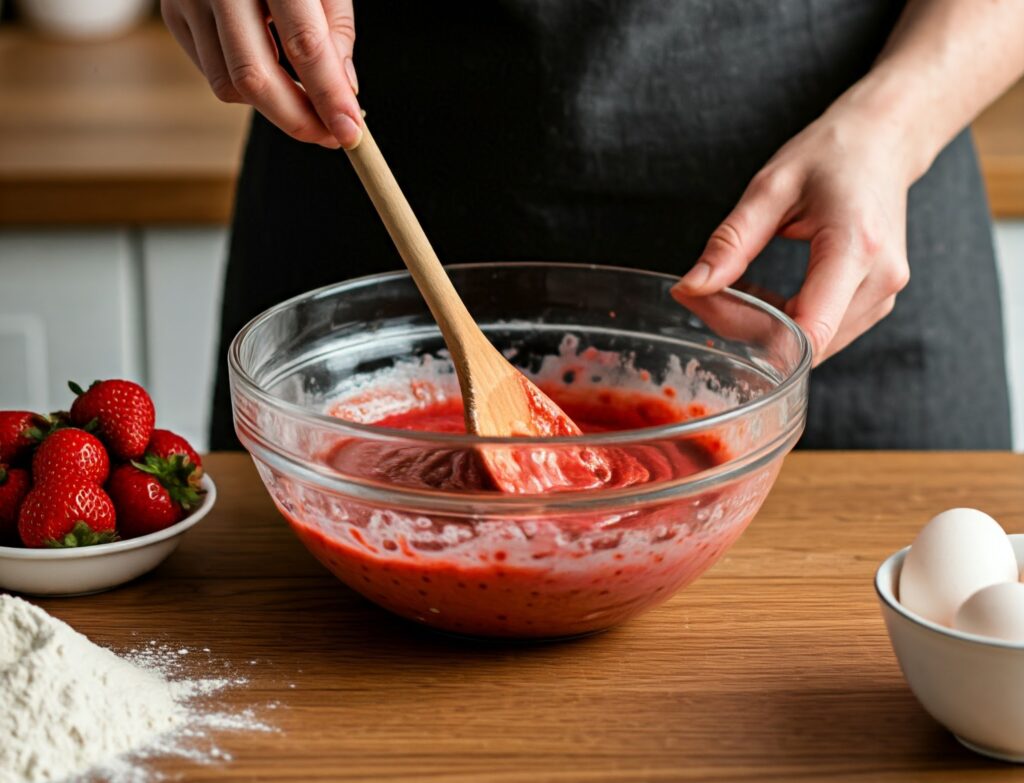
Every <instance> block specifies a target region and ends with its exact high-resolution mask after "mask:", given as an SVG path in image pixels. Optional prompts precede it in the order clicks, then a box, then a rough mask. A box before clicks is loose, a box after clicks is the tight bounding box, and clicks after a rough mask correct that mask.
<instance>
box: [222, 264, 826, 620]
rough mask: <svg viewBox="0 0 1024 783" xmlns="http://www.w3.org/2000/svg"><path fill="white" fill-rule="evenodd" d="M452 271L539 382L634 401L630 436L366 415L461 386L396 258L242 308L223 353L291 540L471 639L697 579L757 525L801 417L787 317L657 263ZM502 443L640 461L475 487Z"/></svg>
mask: <svg viewBox="0 0 1024 783" xmlns="http://www.w3.org/2000/svg"><path fill="white" fill-rule="evenodd" d="M449 273H450V274H451V277H452V280H453V282H454V284H455V287H456V288H457V289H458V291H459V292H460V294H461V295H462V297H463V298H464V300H465V301H466V303H467V305H468V307H469V309H470V311H471V312H472V314H473V315H474V317H475V318H476V319H477V321H478V323H479V324H480V326H481V328H482V329H483V331H484V332H485V333H486V334H487V336H488V338H489V339H490V340H491V342H492V343H494V345H496V346H497V347H498V348H499V349H500V350H502V351H504V352H505V354H506V355H507V356H508V357H509V358H510V360H511V361H512V363H513V364H515V365H516V366H517V367H519V368H520V369H521V370H522V371H523V372H524V373H526V374H527V375H528V376H530V377H531V378H532V379H533V380H534V381H535V382H537V383H538V384H539V385H540V386H541V387H542V388H544V389H545V391H548V392H549V393H550V394H552V395H553V396H554V397H555V398H556V400H559V401H571V400H585V401H588V405H589V408H588V410H589V411H590V413H591V414H594V415H596V416H597V417H598V418H600V411H601V406H602V405H604V404H615V405H618V406H619V408H620V409H621V408H622V407H623V406H625V407H626V411H625V413H626V417H627V419H628V420H629V421H632V422H633V424H632V425H631V426H633V427H634V428H632V429H627V430H620V431H603V432H602V431H598V432H593V433H591V434H586V435H582V436H576V437H564V438H556V439H543V440H539V439H536V440H535V439H527V438H515V439H499V438H479V437H473V436H469V435H466V434H460V433H457V432H417V431H410V430H407V429H396V428H385V427H381V426H374V425H373V424H372V423H370V422H372V421H376V420H379V419H380V418H382V417H383V416H387V415H392V414H395V413H402V412H404V411H408V410H410V409H415V408H417V406H422V405H423V404H424V403H430V402H437V401H441V402H445V401H450V400H453V399H454V400H458V396H459V395H458V385H457V383H456V380H455V376H454V373H453V369H452V366H451V363H450V362H449V361H448V359H447V353H446V351H445V350H444V342H443V340H442V339H441V335H440V332H439V331H438V329H437V326H436V325H435V324H434V322H433V320H432V318H431V316H430V313H429V311H428V310H427V307H426V305H425V304H424V303H423V300H422V299H421V297H420V295H419V292H418V291H417V290H416V287H415V286H414V284H413V283H412V281H411V279H410V277H409V276H408V274H406V273H404V272H402V273H392V274H383V275H375V276H373V277H366V278H361V279H358V280H351V281H348V282H344V283H340V284H337V285H332V286H329V287H326V288H321V289H319V290H316V291H311V292H309V293H307V294H303V295H301V296H298V297H296V298H294V299H291V300H289V301H287V302H284V303H282V304H280V305H277V306H276V307H274V308H272V309H270V310H268V311H267V312H265V313H263V314H262V315H260V316H258V317H257V318H255V319H254V320H253V321H251V322H250V323H249V324H248V325H247V326H246V327H245V328H244V329H242V331H241V332H239V334H238V336H237V337H236V338H235V340H234V342H233V343H232V345H231V349H230V353H229V365H230V372H231V394H232V404H233V409H234V416H235V427H236V430H237V432H238V436H239V438H240V439H241V441H242V443H243V444H244V445H245V447H246V448H247V449H248V450H249V452H250V453H251V454H252V457H253V459H254V461H255V463H256V466H257V468H258V470H259V473H260V476H261V478H262V479H263V481H264V483H265V484H266V486H267V489H268V490H269V491H270V494H271V496H272V497H273V499H274V502H275V503H276V504H277V507H278V508H279V509H280V511H281V513H282V514H283V515H284V517H285V518H286V519H287V520H288V522H289V524H290V525H291V527H292V529H293V530H294V531H295V533H296V534H297V535H298V536H299V538H300V539H301V540H302V542H303V543H304V544H305V545H306V546H307V547H308V548H309V550H310V551H311V552H312V553H313V554H314V555H315V556H316V557H317V558H318V559H319V560H320V562H322V563H323V564H324V565H325V566H326V567H327V568H328V569H330V570H331V571H332V572H333V573H334V574H335V575H336V576H337V577H338V578H339V579H341V581H342V582H344V583H345V584H346V585H348V586H349V587H351V588H352V589H354V590H356V591H358V592H360V593H362V594H363V595H364V596H366V597H367V598H368V599H369V600H371V601H374V602H375V603H377V604H379V605H380V606H382V607H384V608H386V609H389V610H391V611H392V612H395V613H397V614H399V615H401V616H403V617H406V618H409V619H411V620H414V621H417V622H419V623H423V624H426V625H429V626H432V627H434V628H437V629H442V630H445V631H449V632H453V633H457V634H465V635H472V636H489V637H515V638H555V637H566V636H575V635H580V634H586V633H591V632H594V631H598V630H602V629H605V628H608V627H610V626H612V625H615V624H617V623H620V622H622V621H624V620H626V619H628V618H630V617H633V616H635V615H637V614H638V613H640V612H642V611H644V610H645V609H648V608H650V607H652V606H654V605H656V604H658V603H661V602H662V601H664V600H665V599H667V598H668V597H669V596H670V595H672V594H673V593H674V592H675V591H676V590H678V589H679V588H680V587H682V586H684V585H686V584H688V583H690V582H691V581H693V580H694V579H696V578H697V577H698V576H699V575H700V574H701V573H702V572H703V571H704V570H705V569H707V568H708V567H709V566H710V565H711V564H713V563H714V562H715V561H716V560H717V559H718V558H719V557H720V556H721V555H722V553H723V552H724V551H725V550H726V549H727V548H728V547H729V545H730V544H732V543H733V542H734V541H735V540H736V539H737V537H738V536H739V535H740V534H741V533H742V532H743V530H744V529H745V528H746V526H747V525H748V524H749V523H750V520H751V519H752V518H753V516H754V515H755V514H756V513H757V510H758V509H759V508H760V506H761V503H762V502H763V500H764V498H765V497H766V495H767V494H768V491H769V490H770V488H771V486H772V484H773V482H774V480H775V477H776V476H777V474H778V471H779V468H780V466H781V463H782V460H783V458H784V456H785V455H786V454H787V453H788V452H789V450H790V449H791V448H792V447H793V445H794V444H795V443H796V441H797V439H798V438H799V437H800V434H801V432H802V431H803V427H804V421H805V415H806V404H807V377H808V372H809V368H810V363H811V355H810V349H809V346H808V343H807V340H806V339H805V337H804V335H803V333H802V332H801V331H800V329H799V328H798V327H797V326H796V325H795V324H794V323H793V322H792V321H790V320H789V319H788V318H786V316H785V315H783V314H782V313H780V312H779V311H778V310H776V309H774V308H772V307H770V306H769V305H767V304H765V303H763V302H761V301H760V300H758V299H756V298H754V297H751V296H747V295H745V294H742V293H738V292H734V291H726V292H723V293H721V294H718V295H715V296H713V297H709V298H705V299H699V300H693V301H692V302H688V306H683V305H682V304H680V303H678V302H676V301H675V300H673V299H672V297H671V296H670V294H669V289H670V288H671V286H672V285H673V284H674V283H675V282H676V279H677V278H674V277H670V276H668V275H661V274H655V273H650V272H642V271H637V270H630V269H621V268H614V267H603V266H590V265H578V264H544V263H515V264H513V263H508V264H472V265H463V266H454V267H450V268H449ZM566 405H567V410H570V408H569V406H568V402H566ZM595 411H596V413H595ZM591 418H593V416H591ZM510 446H514V448H515V449H517V450H520V451H525V452H526V453H527V454H528V455H529V456H530V457H531V458H535V459H536V460H537V461H539V462H543V461H544V460H545V459H548V458H550V456H551V454H552V452H553V451H554V450H559V449H566V450H579V449H580V448H588V449H600V450H605V451H606V452H608V451H609V450H622V451H624V452H627V453H629V454H630V455H632V456H633V457H635V458H636V459H637V460H639V461H641V462H642V463H643V464H644V465H645V466H646V467H647V468H648V469H649V475H648V478H647V480H646V481H643V482H641V483H637V484H633V485H629V486H610V487H605V488H597V489H587V490H569V491H558V492H550V493H545V494H532V495H531V494H527V495H507V494H502V493H500V492H497V491H494V490H488V489H487V488H486V487H483V486H482V485H481V484H480V483H479V482H476V483H474V481H472V480H468V481H467V480H465V479H466V477H467V476H469V477H470V479H472V477H473V475H474V471H475V470H477V469H478V468H479V464H480V463H479V455H480V454H481V453H483V452H485V451H486V450H489V449H505V450H507V449H508V448H509V447H510Z"/></svg>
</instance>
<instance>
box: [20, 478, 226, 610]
mask: <svg viewBox="0 0 1024 783" xmlns="http://www.w3.org/2000/svg"><path fill="white" fill-rule="evenodd" d="M202 487H203V489H205V490H206V495H205V496H204V497H203V502H202V504H201V505H200V506H199V508H197V509H196V510H195V511H194V512H193V513H192V514H190V515H189V516H187V517H186V518H185V519H183V520H181V522H179V523H178V524H176V525H171V526H170V527H168V528H164V529H163V530H160V531H158V532H156V533H150V534H149V535H145V536H139V537H138V538H130V539H128V540H126V541H115V542H114V543H113V544H97V545H96V546H86V547H81V548H75V549H20V548H18V547H9V546H0V590H9V591H11V592H14V593H24V594H26V595H34V596H71V595H86V594H88V593H99V592H102V591H103V590H110V589H111V588H113V587H117V586H118V585H123V584H124V583H125V582H130V581H131V580H132V579H135V578H136V577H139V576H142V575H143V574H145V573H147V572H148V571H152V570H153V569H154V568H156V567H157V566H158V565H160V563H162V562H163V561H164V560H166V559H167V557H168V555H170V554H171V552H173V551H174V550H175V549H177V547H178V544H179V543H181V537H182V536H183V535H184V534H185V532H186V531H187V530H188V529H189V528H191V527H192V526H194V525H196V524H198V522H199V520H201V519H202V518H203V517H205V516H206V515H207V514H208V513H209V512H210V509H211V508H213V504H214V502H215V501H216V500H217V488H216V486H215V485H214V483H213V481H212V480H211V479H210V477H209V476H207V475H204V476H203V479H202Z"/></svg>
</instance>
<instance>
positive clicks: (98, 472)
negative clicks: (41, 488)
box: [32, 427, 110, 485]
mask: <svg viewBox="0 0 1024 783" xmlns="http://www.w3.org/2000/svg"><path fill="white" fill-rule="evenodd" d="M32 473H33V474H34V477H35V480H36V483H37V484H42V483H43V482H48V481H53V480H58V481H61V480H64V479H81V480H83V481H91V482H92V483H93V484H100V485H102V484H103V483H104V482H105V481H106V480H107V476H109V475H110V457H108V456H107V450H106V449H105V448H103V444H102V443H100V439H99V438H97V437H96V436H95V435H93V434H91V433H88V432H86V431H85V430H80V429H76V428H74V427H67V428H65V429H59V430H57V431H56V432H54V433H53V434H52V435H48V436H47V437H46V439H45V440H44V441H43V442H42V443H41V444H39V448H37V449H36V453H35V454H34V455H33V457H32Z"/></svg>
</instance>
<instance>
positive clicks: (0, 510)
mask: <svg viewBox="0 0 1024 783" xmlns="http://www.w3.org/2000/svg"><path fill="white" fill-rule="evenodd" d="M31 485H32V479H31V477H30V476H29V474H28V471H27V470H25V469H23V468H7V467H4V466H3V465H0V546H6V545H8V544H13V543H15V542H17V540H18V509H20V508H21V501H23V500H24V499H25V495H27V494H28V491H29V489H30V487H31Z"/></svg>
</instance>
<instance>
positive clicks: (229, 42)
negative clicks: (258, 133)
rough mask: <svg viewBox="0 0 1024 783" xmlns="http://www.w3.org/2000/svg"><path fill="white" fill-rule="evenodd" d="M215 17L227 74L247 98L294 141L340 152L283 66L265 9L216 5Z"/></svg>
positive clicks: (230, 0) (233, 1)
mask: <svg viewBox="0 0 1024 783" xmlns="http://www.w3.org/2000/svg"><path fill="white" fill-rule="evenodd" d="M213 13H214V19H215V21H216V24H217V32H218V34H219V37H220V45H221V49H222V51H223V53H224V61H225V65H226V68H227V73H228V75H229V77H230V80H231V84H232V85H233V86H234V89H235V90H236V91H237V92H238V94H239V96H240V97H241V99H242V100H243V101H245V102H246V103H248V104H250V105H251V106H253V107H254V108H255V109H256V110H257V111H259V112H260V113H261V114H263V116H265V117H266V118H267V119H268V120H270V121H271V122H272V123H274V124H275V125H276V126H277V127H279V128H280V129H281V130H283V131H284V132H285V133H287V134H288V135H289V136H292V137H294V138H296V139H299V140H300V141H309V142H314V143H317V144H321V145H322V146H325V147H332V148H335V149H336V148H337V147H338V146H339V143H338V141H337V139H336V138H335V137H334V135H333V134H332V133H331V132H330V131H329V130H328V129H327V127H326V126H325V125H324V124H323V122H321V121H320V118H319V117H318V116H317V114H316V112H315V111H314V110H313V107H312V106H311V105H310V102H309V99H308V98H307V97H306V94H305V93H304V92H303V91H302V89H301V88H300V87H299V86H298V85H297V84H295V82H293V81H292V80H291V79H290V78H289V76H288V74H287V73H285V71H284V69H283V68H281V66H280V65H279V64H278V62H277V59H276V57H275V56H274V47H273V46H272V44H271V40H270V37H269V36H268V35H267V32H266V19H265V18H264V16H263V13H262V10H261V8H260V7H259V5H258V4H257V3H252V2H237V0H225V1H224V2H216V3H214V4H213ZM207 76H209V74H207Z"/></svg>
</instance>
